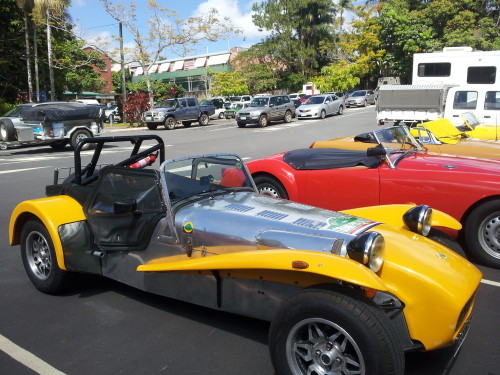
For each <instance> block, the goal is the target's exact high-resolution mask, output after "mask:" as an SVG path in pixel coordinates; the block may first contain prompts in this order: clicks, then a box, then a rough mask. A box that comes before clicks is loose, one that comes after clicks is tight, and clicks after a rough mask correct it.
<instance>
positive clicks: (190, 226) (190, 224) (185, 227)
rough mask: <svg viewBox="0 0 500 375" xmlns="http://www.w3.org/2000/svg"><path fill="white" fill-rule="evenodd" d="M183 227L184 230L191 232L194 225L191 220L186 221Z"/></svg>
mask: <svg viewBox="0 0 500 375" xmlns="http://www.w3.org/2000/svg"><path fill="white" fill-rule="evenodd" d="M183 229H184V232H186V233H191V232H192V231H193V229H194V225H193V223H192V222H190V221H188V222H187V223H186V224H184V227H183Z"/></svg>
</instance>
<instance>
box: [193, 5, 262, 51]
mask: <svg viewBox="0 0 500 375" xmlns="http://www.w3.org/2000/svg"><path fill="white" fill-rule="evenodd" d="M241 3H242V7H241V8H240V4H239V2H238V0H207V1H205V2H203V3H201V4H200V5H199V6H198V8H196V10H195V11H194V13H193V15H194V16H196V15H199V14H203V13H207V12H208V11H209V10H210V9H211V8H214V9H216V10H217V12H218V13H219V14H220V15H221V16H223V17H228V18H229V19H230V20H231V23H232V24H233V26H234V27H235V28H237V29H238V30H241V32H242V34H241V36H240V38H241V39H245V40H248V41H249V42H251V41H253V43H255V42H258V41H260V39H262V38H263V37H265V36H266V35H267V32H261V31H259V29H258V27H257V26H255V25H254V23H253V22H252V14H253V11H252V4H253V2H252V1H250V2H246V1H242V2H241ZM253 43H252V44H253Z"/></svg>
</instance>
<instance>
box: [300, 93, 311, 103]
mask: <svg viewBox="0 0 500 375" xmlns="http://www.w3.org/2000/svg"><path fill="white" fill-rule="evenodd" d="M311 96H312V95H302V96H301V97H300V98H299V101H300V102H301V103H305V102H307V100H308V99H309V98H310V97H311Z"/></svg>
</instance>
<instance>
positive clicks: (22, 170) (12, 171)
mask: <svg viewBox="0 0 500 375" xmlns="http://www.w3.org/2000/svg"><path fill="white" fill-rule="evenodd" d="M42 168H52V167H50V166H47V167H36V168H24V169H13V170H10V171H0V174H6V173H16V172H24V171H31V170H33V169H42Z"/></svg>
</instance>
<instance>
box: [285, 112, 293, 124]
mask: <svg viewBox="0 0 500 375" xmlns="http://www.w3.org/2000/svg"><path fill="white" fill-rule="evenodd" d="M284 121H285V122H286V123H289V122H291V121H292V112H290V111H286V112H285V118H284Z"/></svg>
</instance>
